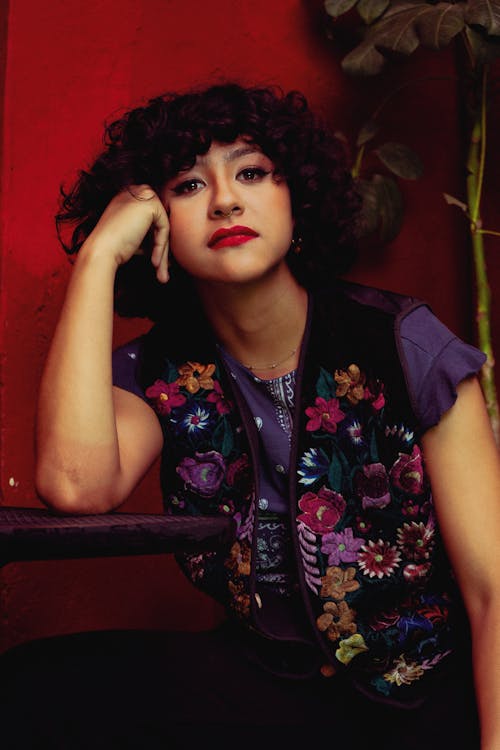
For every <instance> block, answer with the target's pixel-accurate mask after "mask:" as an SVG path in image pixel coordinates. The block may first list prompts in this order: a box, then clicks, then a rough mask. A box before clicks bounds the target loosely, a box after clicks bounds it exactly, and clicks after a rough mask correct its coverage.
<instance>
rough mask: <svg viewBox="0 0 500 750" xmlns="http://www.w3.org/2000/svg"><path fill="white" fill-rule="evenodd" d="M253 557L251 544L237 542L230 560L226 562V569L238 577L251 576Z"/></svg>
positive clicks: (232, 548)
mask: <svg viewBox="0 0 500 750" xmlns="http://www.w3.org/2000/svg"><path fill="white" fill-rule="evenodd" d="M251 555H252V553H251V548H250V545H249V544H247V543H246V542H243V541H235V542H234V544H233V546H232V547H231V551H230V553H229V558H228V559H227V560H226V563H225V565H226V568H228V569H229V570H230V571H231V572H232V573H233V574H234V575H236V576H249V575H250V558H251Z"/></svg>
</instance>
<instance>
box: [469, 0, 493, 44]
mask: <svg viewBox="0 0 500 750" xmlns="http://www.w3.org/2000/svg"><path fill="white" fill-rule="evenodd" d="M465 21H466V23H468V24H471V26H482V27H483V29H485V30H486V31H487V33H488V34H489V35H491V36H498V35H500V2H499V0H469V2H467V3H466V9H465Z"/></svg>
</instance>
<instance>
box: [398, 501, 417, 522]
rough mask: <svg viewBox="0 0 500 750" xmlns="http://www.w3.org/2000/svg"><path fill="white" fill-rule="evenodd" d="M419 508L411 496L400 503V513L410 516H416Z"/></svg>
mask: <svg viewBox="0 0 500 750" xmlns="http://www.w3.org/2000/svg"><path fill="white" fill-rule="evenodd" d="M420 510H421V509H420V505H417V503H416V502H415V501H414V500H412V499H411V498H410V499H409V500H404V501H403V503H402V505H401V513H402V514H403V515H404V516H409V517H410V518H416V517H417V516H418V514H419V513H420Z"/></svg>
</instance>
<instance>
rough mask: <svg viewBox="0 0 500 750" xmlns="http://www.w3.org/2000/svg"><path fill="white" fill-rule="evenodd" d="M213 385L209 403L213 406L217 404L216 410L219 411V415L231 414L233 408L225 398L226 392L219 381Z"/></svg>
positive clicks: (208, 398)
mask: <svg viewBox="0 0 500 750" xmlns="http://www.w3.org/2000/svg"><path fill="white" fill-rule="evenodd" d="M213 383H214V387H213V391H212V392H211V393H209V394H208V396H207V401H209V402H210V403H211V404H215V408H216V409H217V411H218V412H219V414H221V415H222V414H229V412H230V411H231V409H232V408H233V407H232V404H231V402H230V401H227V400H226V398H225V397H224V392H223V390H222V388H221V385H220V383H219V381H218V380H214V381H213ZM205 387H206V386H205Z"/></svg>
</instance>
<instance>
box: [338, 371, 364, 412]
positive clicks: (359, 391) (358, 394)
mask: <svg viewBox="0 0 500 750" xmlns="http://www.w3.org/2000/svg"><path fill="white" fill-rule="evenodd" d="M334 378H335V382H336V383H337V390H336V391H335V395H336V396H338V397H339V398H342V397H343V396H345V397H346V398H347V400H348V401H349V403H351V404H354V405H356V404H358V403H359V402H360V401H361V400H362V399H363V398H364V396H365V389H364V385H365V382H366V376H365V375H364V373H362V372H361V370H360V369H359V367H358V366H357V365H349V367H348V368H347V370H335V375H334Z"/></svg>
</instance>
